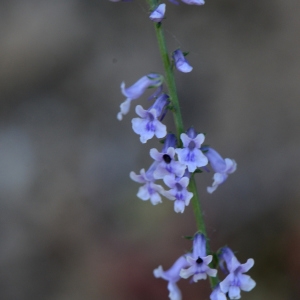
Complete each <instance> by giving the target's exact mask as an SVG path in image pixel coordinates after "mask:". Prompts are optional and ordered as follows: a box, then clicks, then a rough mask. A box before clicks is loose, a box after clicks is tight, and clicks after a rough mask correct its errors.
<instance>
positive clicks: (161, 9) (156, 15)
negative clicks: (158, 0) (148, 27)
mask: <svg viewBox="0 0 300 300" xmlns="http://www.w3.org/2000/svg"><path fill="white" fill-rule="evenodd" d="M165 12H166V4H164V3H162V4H160V5H158V7H157V8H156V9H155V10H154V11H153V12H152V13H151V14H150V16H149V18H150V20H151V21H153V22H161V21H162V19H163V18H164V16H165Z"/></svg>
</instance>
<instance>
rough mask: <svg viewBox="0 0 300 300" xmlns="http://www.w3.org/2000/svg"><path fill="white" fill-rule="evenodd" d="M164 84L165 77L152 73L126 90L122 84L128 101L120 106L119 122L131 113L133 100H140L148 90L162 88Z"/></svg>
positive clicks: (123, 84) (123, 92) (122, 89)
mask: <svg viewBox="0 0 300 300" xmlns="http://www.w3.org/2000/svg"><path fill="white" fill-rule="evenodd" d="M162 83H163V76H162V75H159V74H156V73H151V74H148V75H146V76H143V77H142V78H140V79H139V80H138V81H137V82H136V83H134V84H133V85H132V86H130V87H128V88H125V83H124V82H122V83H121V91H122V94H123V95H124V96H125V97H126V100H125V101H124V102H123V103H122V104H121V105H120V112H119V113H118V115H117V118H118V120H120V121H121V120H122V119H123V115H126V114H127V113H128V112H129V109H130V104H131V101H132V100H135V99H138V98H139V97H141V96H142V95H143V93H144V92H145V91H146V89H148V88H151V87H160V86H161V85H162Z"/></svg>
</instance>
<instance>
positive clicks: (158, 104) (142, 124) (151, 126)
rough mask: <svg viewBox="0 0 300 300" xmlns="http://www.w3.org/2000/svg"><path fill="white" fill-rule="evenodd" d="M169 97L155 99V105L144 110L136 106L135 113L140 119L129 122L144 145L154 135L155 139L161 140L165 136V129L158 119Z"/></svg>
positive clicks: (163, 96) (163, 95) (164, 95)
mask: <svg viewBox="0 0 300 300" xmlns="http://www.w3.org/2000/svg"><path fill="white" fill-rule="evenodd" d="M168 99H169V96H168V95H166V94H162V95H161V96H159V97H158V98H157V100H156V101H155V103H154V104H153V105H152V106H151V107H150V108H149V109H148V110H145V109H143V107H142V106H141V105H137V107H136V108H135V112H136V113H137V114H138V115H139V116H140V118H133V119H132V120H131V123H132V129H133V131H134V132H135V133H137V134H139V135H140V141H141V142H142V143H143V144H144V143H146V142H147V141H148V140H149V139H151V138H153V136H154V135H155V136H156V137H157V138H163V137H165V136H166V135H167V127H166V125H164V124H162V123H161V122H160V121H159V120H158V117H159V116H160V115H161V114H163V112H164V110H165V108H166V106H167V105H168V103H169V100H168Z"/></svg>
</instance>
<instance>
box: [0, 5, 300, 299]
mask: <svg viewBox="0 0 300 300" xmlns="http://www.w3.org/2000/svg"><path fill="white" fill-rule="evenodd" d="M299 9H300V3H299V1H296V0H287V1H284V2H283V1H279V0H273V1H271V0H251V1H250V0H214V1H212V0H210V1H207V3H206V5H205V6H203V7H195V6H187V5H184V4H182V5H180V6H174V5H172V4H169V3H167V19H166V20H165V21H164V25H165V30H166V37H167V40H168V45H169V49H170V51H171V50H174V49H175V48H177V47H181V49H182V50H183V51H189V52H190V54H189V61H190V63H191V64H192V65H193V67H194V70H193V72H191V73H190V74H178V73H176V80H177V82H178V91H179V97H180V100H181V106H182V112H183V117H184V122H185V124H186V126H191V125H193V126H194V127H195V128H196V129H197V130H198V131H200V132H206V133H207V135H206V142H207V143H209V144H210V145H212V146H213V147H214V148H216V149H217V150H218V151H219V152H221V153H222V155H224V157H230V158H234V159H235V160H236V161H237V162H238V170H237V172H236V173H235V174H233V175H232V176H230V178H229V179H228V181H227V182H226V184H225V185H223V186H222V187H220V188H219V189H218V190H217V191H216V192H215V193H214V194H213V195H208V194H207V193H206V191H205V188H206V186H207V185H209V184H210V183H211V177H212V174H205V175H199V182H198V184H199V192H200V196H201V201H202V206H203V209H204V211H205V218H206V222H207V228H208V232H209V236H210V239H211V245H212V248H213V250H217V249H218V248H219V247H221V246H223V245H225V244H227V245H229V246H230V247H231V248H232V249H233V250H235V251H237V256H238V258H239V259H240V260H241V262H245V261H246V259H247V258H249V257H253V258H254V259H255V261H256V264H255V266H254V268H253V269H252V270H251V271H250V275H251V276H252V277H253V278H254V279H255V280H256V281H257V287H256V288H255V289H254V290H253V291H252V292H251V293H243V295H242V297H243V299H256V300H260V299H264V300H266V299H272V300H277V299H278V300H283V299H293V300H294V299H298V298H300V290H299V284H298V283H299V279H300V263H299V258H298V256H299V251H300V219H299V208H300V205H299V196H300V188H299V180H300V173H299V159H298V156H299V148H300V138H299V128H300V127H299V125H300V109H299V108H300V105H299V95H300V84H299V75H300V74H299V73H300V47H299V30H300V18H299ZM147 16H148V11H147V5H146V3H145V1H133V2H131V3H111V2H108V1H106V0H100V1H92V0H86V1H79V0H72V1H71V0H64V1H61V0H60V1H34V0H27V1H21V0H14V1H9V2H6V1H1V3H0V40H1V43H0V106H1V108H0V221H1V227H0V242H1V246H0V267H1V272H0V299H5V300H10V299H12V300H15V299H20V300H27V299H55V300H67V299H72V300H76V299H78V300H82V299H91V300H93V299H101V300H102V299H103V300H111V299H113V300H115V299H116V300H140V299H146V300H147V299H149V300H152V299H168V296H167V289H166V282H165V281H163V280H159V279H155V278H154V277H153V275H152V270H153V269H154V268H156V267H157V266H158V265H160V264H162V265H163V267H164V268H168V267H169V266H170V265H171V264H172V263H173V261H174V260H175V259H176V258H177V257H178V256H180V255H181V254H182V253H184V252H185V251H186V250H188V249H189V248H190V246H191V245H190V242H189V241H186V240H184V239H183V238H182V236H184V235H192V234H193V233H194V231H195V221H194V218H193V213H192V210H191V207H189V208H187V209H186V212H185V213H184V214H183V215H178V214H175V213H174V212H173V204H172V203H171V202H170V201H168V200H164V203H163V204H160V205H158V206H155V207H154V206H152V205H151V204H150V203H148V202H142V201H140V200H139V199H137V198H136V192H137V189H138V185H137V184H136V183H134V182H132V181H131V180H130V179H129V176H128V174H129V172H130V171H131V170H134V171H136V172H137V171H139V170H140V169H141V168H143V167H148V165H149V164H150V159H149V155H148V152H149V149H150V148H152V147H159V143H158V142H157V141H155V140H153V141H150V142H148V143H147V144H146V145H141V144H140V142H139V139H138V137H137V136H136V135H135V134H134V133H133V132H132V130H131V122H130V119H131V118H132V117H133V116H134V112H133V111H132V112H131V113H130V114H129V115H128V116H126V117H125V118H124V120H123V121H122V122H121V123H120V122H118V121H117V119H116V114H117V112H118V110H119V104H120V103H121V102H122V101H123V100H124V97H123V96H122V95H121V93H120V89H119V85H120V83H121V82H122V81H123V80H125V82H126V84H128V85H130V84H132V83H134V82H135V81H136V80H137V79H138V78H140V77H141V76H143V75H144V74H147V73H149V72H151V71H155V72H163V71H162V66H161V61H160V57H159V55H158V49H157V46H156V40H155V36H154V31H153V26H152V24H151V23H150V21H149V20H148V19H147ZM145 99H146V97H143V98H142V99H140V100H139V103H141V104H142V105H143V106H146V105H147V104H146V102H145ZM167 124H168V126H169V128H172V126H173V125H172V119H171V117H168V118H167ZM179 285H180V288H181V289H182V291H183V296H184V298H183V299H190V300H193V299H203V300H204V299H208V298H209V288H208V284H207V282H199V283H197V284H193V285H190V284H189V283H188V282H180V284H179Z"/></svg>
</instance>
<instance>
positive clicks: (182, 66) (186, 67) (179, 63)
mask: <svg viewBox="0 0 300 300" xmlns="http://www.w3.org/2000/svg"><path fill="white" fill-rule="evenodd" d="M172 57H173V60H174V64H175V66H176V68H177V70H178V71H180V72H183V73H189V72H191V71H192V70H193V67H192V66H191V65H190V64H189V63H188V61H187V60H186V58H185V57H184V55H183V53H182V51H181V50H180V49H177V50H175V51H174V52H173V54H172Z"/></svg>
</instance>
